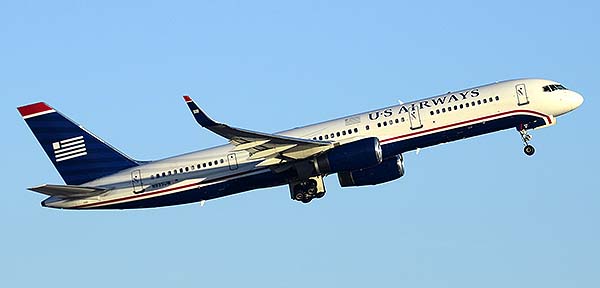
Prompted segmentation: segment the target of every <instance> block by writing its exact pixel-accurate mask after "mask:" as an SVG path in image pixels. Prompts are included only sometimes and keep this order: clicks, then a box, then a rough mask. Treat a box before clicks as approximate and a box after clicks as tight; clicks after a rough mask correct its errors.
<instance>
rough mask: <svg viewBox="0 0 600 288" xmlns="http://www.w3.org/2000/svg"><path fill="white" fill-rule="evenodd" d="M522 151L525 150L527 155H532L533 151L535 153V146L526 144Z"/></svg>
mask: <svg viewBox="0 0 600 288" xmlns="http://www.w3.org/2000/svg"><path fill="white" fill-rule="evenodd" d="M523 152H525V154H526V155H527V156H532V155H533V153H535V148H533V146H531V145H527V146H525V148H523Z"/></svg>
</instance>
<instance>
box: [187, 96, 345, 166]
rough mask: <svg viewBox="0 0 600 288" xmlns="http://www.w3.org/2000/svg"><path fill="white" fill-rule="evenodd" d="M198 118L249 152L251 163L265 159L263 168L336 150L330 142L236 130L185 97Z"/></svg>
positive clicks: (240, 148) (239, 147) (239, 148)
mask: <svg viewBox="0 0 600 288" xmlns="http://www.w3.org/2000/svg"><path fill="white" fill-rule="evenodd" d="M183 99H184V100H185V102H186V103H187V105H188V107H189V108H190V110H191V111H192V114H193V115H194V118H195V119H196V121H197V122H198V124H200V126H202V127H204V128H206V129H208V130H210V131H212V132H214V133H216V134H219V135H221V136H223V137H225V138H227V139H228V140H229V142H230V143H231V144H233V145H235V146H236V147H235V151H243V150H245V151H247V152H248V153H250V159H263V158H264V159H265V160H264V161H263V162H261V163H260V164H258V165H259V166H269V165H275V164H281V163H284V162H287V161H292V160H298V159H304V158H307V157H310V156H313V155H315V154H319V153H321V152H323V151H326V150H329V149H331V148H333V146H334V144H333V143H332V142H327V141H316V140H312V139H303V138H296V137H288V136H283V135H275V134H269V133H262V132H255V131H250V130H245V129H240V128H235V127H231V126H228V125H226V124H222V123H219V122H215V121H214V120H212V119H211V118H210V117H208V115H206V113H204V111H202V109H200V107H198V105H196V103H195V102H194V101H193V100H192V98H190V97H189V96H183Z"/></svg>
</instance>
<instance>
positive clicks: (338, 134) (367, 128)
mask: <svg viewBox="0 0 600 288" xmlns="http://www.w3.org/2000/svg"><path fill="white" fill-rule="evenodd" d="M369 129H370V127H369V125H367V126H365V130H369ZM337 136H338V137H339V136H340V132H338V133H337Z"/></svg>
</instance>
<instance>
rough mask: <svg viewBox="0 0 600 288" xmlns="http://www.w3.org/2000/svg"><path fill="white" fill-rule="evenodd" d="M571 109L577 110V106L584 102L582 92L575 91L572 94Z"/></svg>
mask: <svg viewBox="0 0 600 288" xmlns="http://www.w3.org/2000/svg"><path fill="white" fill-rule="evenodd" d="M570 102H571V107H572V109H571V110H575V109H577V107H579V106H581V104H583V96H581V94H579V93H577V92H573V94H572V95H571V99H570Z"/></svg>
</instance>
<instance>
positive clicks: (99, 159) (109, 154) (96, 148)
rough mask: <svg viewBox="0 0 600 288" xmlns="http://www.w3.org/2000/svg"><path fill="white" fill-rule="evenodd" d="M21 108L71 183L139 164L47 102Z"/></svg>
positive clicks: (59, 168)
mask: <svg viewBox="0 0 600 288" xmlns="http://www.w3.org/2000/svg"><path fill="white" fill-rule="evenodd" d="M17 109H18V110H19V113H21V116H22V117H23V119H25V122H26V123H27V125H28V126H29V128H30V129H31V132H33V134H34V135H35V137H36V138H37V140H38V141H39V142H40V145H41V146H42V148H43V149H44V151H45V152H46V154H47V155H48V158H50V161H52V164H54V166H55V167H56V170H58V173H59V174H60V176H61V177H62V178H63V180H64V181H65V183H67V184H69V185H80V184H83V183H86V182H90V181H92V180H94V179H98V178H101V177H104V176H107V175H110V174H114V173H117V172H119V171H121V170H124V169H127V168H131V167H135V166H138V165H139V164H138V163H137V162H136V161H135V160H132V159H131V158H129V157H127V156H126V155H124V154H123V153H121V152H119V151H117V150H116V149H115V148H113V147H112V146H110V145H109V144H108V143H106V142H104V141H103V140H102V139H100V138H98V137H96V136H95V135H94V134H92V133H90V132H88V131H87V130H85V129H84V128H83V127H82V126H79V125H78V124H76V123H74V122H73V121H71V120H70V119H69V118H67V117H65V116H64V115H62V114H61V113H59V112H58V111H56V110H54V109H53V108H52V107H50V106H48V105H47V104H46V103H43V102H39V103H35V104H30V105H27V106H22V107H19V108H17Z"/></svg>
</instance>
